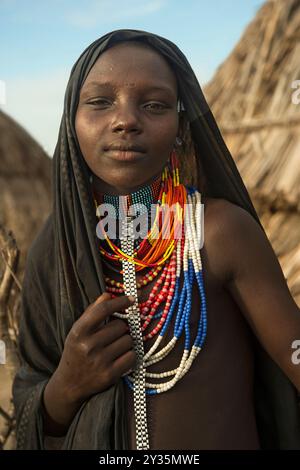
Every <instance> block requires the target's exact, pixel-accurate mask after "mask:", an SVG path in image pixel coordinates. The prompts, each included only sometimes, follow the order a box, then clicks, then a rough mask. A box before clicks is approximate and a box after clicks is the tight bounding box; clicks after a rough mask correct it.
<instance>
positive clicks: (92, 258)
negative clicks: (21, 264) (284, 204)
mask: <svg viewBox="0 0 300 470" xmlns="http://www.w3.org/2000/svg"><path fill="white" fill-rule="evenodd" d="M131 40H134V41H140V42H142V43H145V44H147V45H149V46H151V47H152V48H153V49H155V50H156V51H157V52H158V53H160V54H161V55H162V56H163V57H164V58H165V59H166V60H167V62H168V63H169V65H170V66H171V67H172V69H173V71H174V73H175V74H176V77H177V81H178V86H179V95H180V100H181V102H182V105H183V108H184V110H185V113H186V116H187V118H188V120H189V123H190V129H191V135H192V140H193V143H194V147H195V153H196V164H197V169H198V181H199V184H198V186H200V177H201V172H203V173H204V175H205V179H206V183H207V186H206V188H207V190H206V195H209V196H211V197H216V198H224V199H227V200H229V201H231V202H233V203H234V204H237V205H239V206H240V207H242V208H244V209H245V210H247V211H248V212H249V213H250V214H251V215H252V216H253V217H254V218H255V219H256V221H257V222H258V223H260V222H259V219H258V216H257V214H256V212H255V209H254V207H253V205H252V202H251V200H250V198H249V195H248V192H247V190H246V188H245V186H244V183H243V181H242V179H241V177H240V175H239V172H238V170H237V168H236V165H235V163H234V160H233V158H232V156H231V154H230V152H229V150H228V149H227V147H226V145H225V143H224V141H223V138H222V136H221V133H220V131H219V129H218V126H217V124H216V121H215V119H214V117H213V114H212V113H211V111H210V109H209V107H208V104H207V102H206V100H205V98H204V95H203V93H202V91H201V88H200V86H199V83H198V81H197V79H196V76H195V74H194V72H193V70H192V68H191V67H190V65H189V63H188V61H187V59H186V57H185V56H184V55H183V53H182V52H181V51H180V50H179V49H178V47H177V46H176V45H174V44H173V43H172V42H171V41H169V40H167V39H164V38H162V37H160V36H157V35H155V34H151V33H147V32H144V31H135V30H119V31H114V32H111V33H109V34H106V35H105V36H103V37H101V38H100V39H97V40H96V41H95V42H93V43H92V44H91V45H90V46H89V47H87V49H86V50H85V51H84V52H83V53H82V54H81V56H80V57H79V59H78V60H77V62H76V63H75V65H74V66H73V68H72V71H71V75H70V79H69V82H68V85H67V89H66V93H65V102H64V112H63V116H62V120H61V125H60V131H59V138H58V142H57V145H56V148H55V153H54V158H53V194H54V200H53V211H52V214H51V215H50V217H49V218H48V220H47V222H46V224H45V226H44V227H43V229H42V231H41V232H40V233H39V235H38V237H37V238H36V240H35V241H34V243H33V245H32V247H31V250H30V253H29V256H28V261H27V267H26V273H25V278H24V285H23V297H22V323H21V330H20V351H21V354H22V357H23V360H24V365H23V367H22V368H21V369H20V371H19V372H18V374H17V376H16V379H15V382H14V401H15V405H16V410H17V422H18V446H19V448H43V446H44V443H43V430H42V418H41V395H42V392H43V389H44V387H45V385H46V383H47V381H48V380H49V377H50V376H51V374H53V372H54V370H55V369H56V367H57V365H58V362H59V359H60V357H61V354H62V351H63V345H64V341H65V338H66V336H67V334H68V332H69V330H70V328H71V327H72V325H73V323H74V322H75V321H76V319H77V318H78V317H79V316H80V315H81V314H82V312H83V311H84V310H85V309H86V308H87V307H88V305H90V304H91V303H92V302H94V301H95V300H96V298H97V297H98V296H99V295H100V294H101V293H102V292H104V291H105V283H104V279H103V272H102V267H101V260H100V257H99V251H98V248H97V246H98V244H97V238H96V231H95V227H96V223H97V220H96V215H95V211H94V204H93V195H92V188H91V185H90V181H89V176H90V170H89V168H88V166H87V164H86V162H85V160H84V158H83V156H82V154H81V152H80V149H79V145H78V141H77V137H76V133H75V115H76V110H77V105H78V101H79V94H80V89H81V87H82V85H83V83H84V81H85V79H86V77H87V75H88V73H89V72H90V70H91V68H92V67H93V65H94V64H95V62H96V60H97V59H98V58H99V56H100V55H101V54H102V53H103V51H105V50H106V49H107V48H109V47H111V46H112V45H114V44H116V43H119V42H122V41H131ZM200 158H201V165H200ZM257 357H258V358H259V360H258V361H257V372H256V410H257V423H258V429H259V434H260V438H261V445H262V446H263V447H271V448H300V431H299V429H300V428H299V415H298V410H297V403H296V393H295V389H294V387H293V386H292V385H291V383H290V382H289V380H288V379H287V378H286V377H285V376H284V374H283V373H282V372H281V371H280V369H279V368H278V367H277V366H276V365H275V363H274V362H273V361H272V360H271V359H270V358H269V356H267V355H266V353H264V352H263V351H262V349H261V348H260V347H259V346H258V348H257ZM123 393H124V390H123V383H122V381H120V382H118V383H117V384H116V385H115V386H112V387H110V389H108V390H107V391H105V392H103V393H100V394H98V395H95V396H93V397H92V398H91V399H90V400H88V401H87V402H86V403H84V405H82V407H81V409H80V410H79V411H78V413H77V414H76V416H75V418H74V420H73V422H72V424H71V426H70V428H69V431H68V433H67V435H66V437H65V439H64V443H63V448H67V449H76V448H91V449H116V448H119V449H126V448H127V446H128V441H127V435H126V423H125V415H124V405H123V399H124V395H123Z"/></svg>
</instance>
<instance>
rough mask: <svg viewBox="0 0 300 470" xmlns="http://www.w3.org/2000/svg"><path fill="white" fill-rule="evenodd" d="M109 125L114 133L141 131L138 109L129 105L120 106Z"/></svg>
mask: <svg viewBox="0 0 300 470" xmlns="http://www.w3.org/2000/svg"><path fill="white" fill-rule="evenodd" d="M111 127H112V131H113V132H116V133H122V132H123V133H126V132H136V133H138V132H141V122H140V119H139V116H138V110H136V109H135V108H134V107H133V106H130V105H124V106H122V108H121V107H120V108H119V109H118V110H117V111H116V114H115V115H114V118H113V120H112V126H111Z"/></svg>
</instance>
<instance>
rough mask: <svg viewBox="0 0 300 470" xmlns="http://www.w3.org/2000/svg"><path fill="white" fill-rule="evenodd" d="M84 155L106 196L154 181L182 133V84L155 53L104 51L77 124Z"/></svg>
mask: <svg viewBox="0 0 300 470" xmlns="http://www.w3.org/2000/svg"><path fill="white" fill-rule="evenodd" d="M75 127H76V133H77V137H78V142H79V145H80V149H81V152H82V154H83V157H84V159H85V160H86V162H87V164H88V166H89V168H90V169H91V170H92V172H93V173H94V175H95V176H94V186H95V188H96V189H98V190H100V191H101V192H104V193H111V194H128V193H130V192H133V191H135V190H136V189H138V188H139V187H140V186H142V185H144V184H147V183H150V182H151V181H153V180H154V179H155V178H156V177H157V176H158V175H159V174H160V172H161V170H162V168H163V166H164V165H165V163H166V162H167V160H168V158H169V156H170V153H171V151H172V149H173V146H174V143H175V139H176V135H177V132H178V112H177V82H176V78H175V75H174V73H173V71H172V69H171V68H170V67H169V65H168V63H167V62H166V61H165V60H164V58H163V57H162V56H160V55H159V54H158V53H157V52H155V51H154V50H152V49H150V48H147V47H145V46H144V47H143V46H140V45H136V44H130V43H123V44H118V45H116V46H114V47H112V48H111V49H108V50H107V51H105V52H104V53H103V54H102V55H101V56H100V57H99V59H98V60H97V62H96V63H95V65H94V66H93V68H92V69H91V71H90V73H89V75H88V77H87V79H86V80H85V82H84V84H83V86H82V89H81V91H80V98H79V104H78V109H77V113H76V121H75Z"/></svg>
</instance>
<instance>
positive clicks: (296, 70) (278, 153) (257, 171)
mask: <svg viewBox="0 0 300 470" xmlns="http://www.w3.org/2000/svg"><path fill="white" fill-rule="evenodd" d="M299 57H300V1H299V0H269V1H267V2H266V3H265V4H264V5H263V6H262V7H261V8H260V10H259V11H258V13H257V15H256V17H255V18H254V20H253V21H252V22H251V23H250V24H249V26H248V27H247V28H246V30H245V32H244V34H243V35H242V37H241V39H240V41H239V42H238V44H237V45H236V46H235V48H234V49H233V51H232V53H231V54H230V55H229V56H228V58H227V59H226V61H225V62H224V63H223V64H221V66H219V68H218V69H217V72H216V74H215V75H214V77H213V78H212V80H211V81H210V82H209V83H208V84H207V86H206V87H205V90H204V91H205V95H206V97H207V100H208V102H209V104H210V106H211V107H212V110H213V113H214V115H215V117H216V120H217V122H218V124H219V126H220V128H221V131H222V134H223V136H224V139H225V141H226V144H227V146H228V147H229V149H230V151H231V152H232V155H233V157H234V159H235V161H236V163H237V166H238V168H239V170H240V172H241V175H242V177H243V179H244V181H245V183H246V186H247V187H248V189H249V192H250V194H251V196H252V197H253V199H254V203H255V205H256V208H257V210H258V212H259V213H260V214H261V217H262V222H263V224H264V227H265V229H266V231H267V233H268V236H269V238H270V240H271V242H272V244H273V247H274V249H275V251H276V253H277V255H278V256H279V260H280V262H281V265H282V267H283V271H284V273H285V276H286V277H287V279H288V283H289V287H290V289H291V291H292V293H293V294H294V297H295V299H296V301H297V302H298V304H299V305H300V93H299V92H298V93H297V89H296V88H295V87H296V86H297V84H295V81H296V80H300V61H299ZM293 86H294V88H293ZM298 88H299V85H298ZM298 101H299V104H297V102H298Z"/></svg>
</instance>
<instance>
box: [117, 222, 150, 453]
mask: <svg viewBox="0 0 300 470" xmlns="http://www.w3.org/2000/svg"><path fill="white" fill-rule="evenodd" d="M121 249H122V251H124V252H125V253H126V254H127V255H129V256H132V255H133V252H134V234H133V223H132V218H131V217H128V216H127V217H125V218H124V220H122V235H121ZM122 269H123V273H124V274H123V282H124V292H125V295H132V296H133V297H134V298H135V299H136V302H135V303H134V304H133V305H132V306H131V307H129V308H128V309H127V312H128V317H127V318H128V325H129V328H130V333H131V336H132V338H133V344H134V350H135V352H136V355H137V366H136V368H135V369H134V371H133V380H134V388H133V402H134V415H135V427H136V448H137V450H148V449H149V435H148V424H147V403H146V370H145V367H144V343H143V336H142V329H141V320H140V311H139V306H138V302H137V285H136V275H135V265H134V263H132V262H131V261H129V260H126V259H125V260H122Z"/></svg>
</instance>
